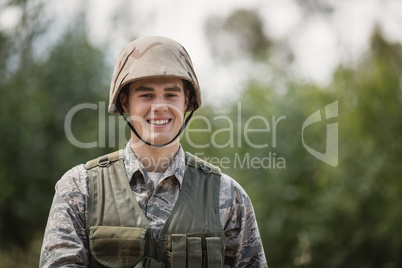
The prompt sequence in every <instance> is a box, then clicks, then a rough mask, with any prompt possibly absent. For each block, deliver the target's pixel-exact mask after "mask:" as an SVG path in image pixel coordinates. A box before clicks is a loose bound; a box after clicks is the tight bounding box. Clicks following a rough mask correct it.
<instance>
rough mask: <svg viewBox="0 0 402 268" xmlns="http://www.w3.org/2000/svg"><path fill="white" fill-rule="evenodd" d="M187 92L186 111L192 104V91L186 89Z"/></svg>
mask: <svg viewBox="0 0 402 268" xmlns="http://www.w3.org/2000/svg"><path fill="white" fill-rule="evenodd" d="M185 94H186V96H185V97H186V100H185V105H186V111H187V110H188V108H189V107H188V106H189V105H190V91H189V90H186V91H185Z"/></svg>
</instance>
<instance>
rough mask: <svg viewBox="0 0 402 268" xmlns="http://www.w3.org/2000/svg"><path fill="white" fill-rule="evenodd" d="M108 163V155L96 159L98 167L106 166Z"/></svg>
mask: <svg viewBox="0 0 402 268" xmlns="http://www.w3.org/2000/svg"><path fill="white" fill-rule="evenodd" d="M109 165H110V158H109V157H108V156H106V157H102V158H101V159H99V160H98V166H100V167H107V166H109Z"/></svg>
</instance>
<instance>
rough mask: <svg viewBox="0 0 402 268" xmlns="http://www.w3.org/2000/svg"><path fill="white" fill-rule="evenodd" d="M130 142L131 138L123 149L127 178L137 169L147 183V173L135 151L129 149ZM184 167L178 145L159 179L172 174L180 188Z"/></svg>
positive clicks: (182, 155) (182, 153)
mask: <svg viewBox="0 0 402 268" xmlns="http://www.w3.org/2000/svg"><path fill="white" fill-rule="evenodd" d="M130 144H131V140H129V142H128V143H127V145H126V147H125V148H124V150H123V156H124V158H123V159H124V167H125V169H126V174H127V178H128V179H129V181H131V179H132V177H133V175H134V173H136V172H137V171H139V172H140V173H141V174H142V176H143V177H144V180H145V183H147V181H148V174H147V172H146V170H145V168H144V166H143V165H142V163H141V161H140V160H138V158H137V157H136V155H135V153H134V152H133V150H132V149H131V146H130ZM185 168H186V163H185V154H184V150H183V148H182V147H181V145H180V147H179V150H178V151H177V153H176V155H175V156H174V158H173V162H172V163H171V165H170V166H169V167H168V168H167V169H166V171H165V172H164V173H163V175H162V178H161V181H162V180H164V179H165V178H168V177H171V176H174V177H175V178H176V179H177V180H178V181H179V184H180V189H181V187H182V185H183V177H184V171H185Z"/></svg>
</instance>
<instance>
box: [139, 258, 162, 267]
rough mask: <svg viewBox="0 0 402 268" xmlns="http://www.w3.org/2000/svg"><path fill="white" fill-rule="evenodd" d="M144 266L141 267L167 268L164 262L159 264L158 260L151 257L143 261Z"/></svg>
mask: <svg viewBox="0 0 402 268" xmlns="http://www.w3.org/2000/svg"><path fill="white" fill-rule="evenodd" d="M142 265H143V266H140V267H141V268H142V267H144V268H165V263H163V262H158V261H157V260H154V259H152V258H149V257H144V259H143V260H142Z"/></svg>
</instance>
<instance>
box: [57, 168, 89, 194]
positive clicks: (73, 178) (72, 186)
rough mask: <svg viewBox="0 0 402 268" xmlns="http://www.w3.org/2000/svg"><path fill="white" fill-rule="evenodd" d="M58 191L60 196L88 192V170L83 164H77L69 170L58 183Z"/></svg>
mask: <svg viewBox="0 0 402 268" xmlns="http://www.w3.org/2000/svg"><path fill="white" fill-rule="evenodd" d="M56 192H57V193H58V194H59V195H60V196H62V197H63V196H66V195H74V194H80V193H81V194H86V193H87V192H88V191H87V171H86V169H85V166H84V165H83V164H80V165H77V166H75V167H73V168H72V169H70V170H68V171H67V172H66V173H64V175H63V176H62V177H61V179H60V180H59V181H58V182H57V183H56Z"/></svg>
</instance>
